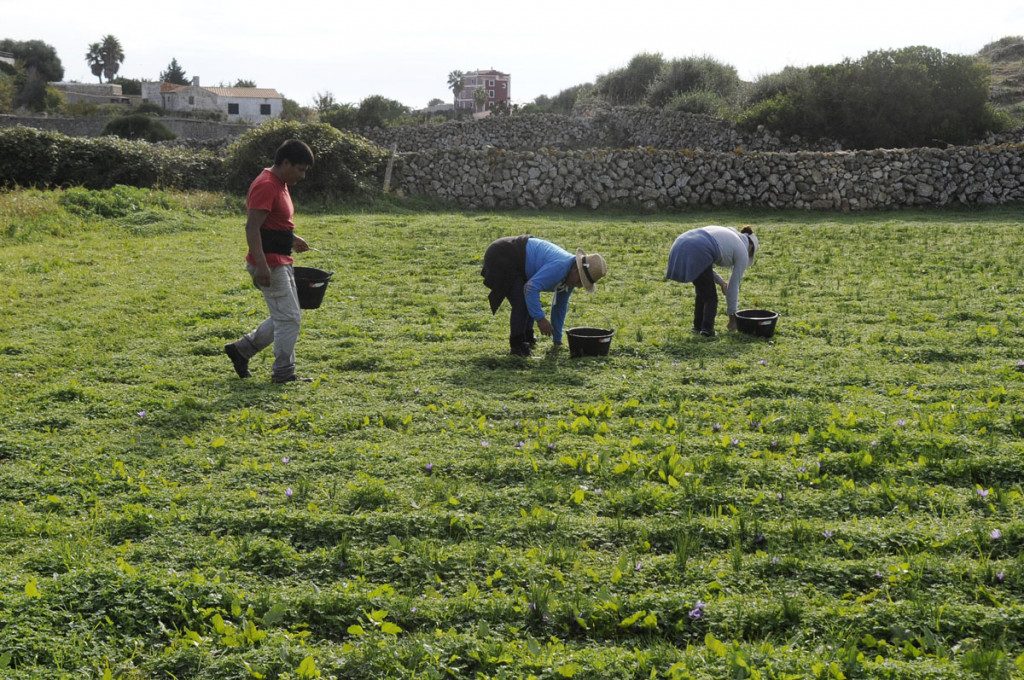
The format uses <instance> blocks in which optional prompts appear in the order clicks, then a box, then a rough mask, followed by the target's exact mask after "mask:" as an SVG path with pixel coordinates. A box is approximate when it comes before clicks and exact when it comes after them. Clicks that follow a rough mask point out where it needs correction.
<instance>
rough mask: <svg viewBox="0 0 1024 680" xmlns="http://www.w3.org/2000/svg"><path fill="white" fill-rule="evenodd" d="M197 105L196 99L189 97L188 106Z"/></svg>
mask: <svg viewBox="0 0 1024 680" xmlns="http://www.w3.org/2000/svg"><path fill="white" fill-rule="evenodd" d="M195 103H196V98H195V97H189V98H188V105H189V106H194V105H195Z"/></svg>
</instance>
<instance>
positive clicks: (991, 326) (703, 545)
mask: <svg viewBox="0 0 1024 680" xmlns="http://www.w3.org/2000/svg"><path fill="white" fill-rule="evenodd" d="M238 207H239V206H238V205H236V202H235V201H232V200H226V199H224V198H223V197H220V196H216V195H202V194H191V195H184V194H163V193H158V192H146V191H141V190H114V191H112V192H102V193H95V192H86V191H82V190H77V191H68V192H34V191H17V192H8V193H3V194H0V234H4V235H5V237H4V240H3V244H2V245H0V329H2V330H0V553H2V554H3V555H4V556H5V559H3V560H2V561H0V676H2V677H7V676H10V677H17V678H22V677H25V678H56V677H67V678H82V677H103V676H107V677H111V678H178V679H184V678H218V679H219V678H312V677H324V678H327V677H337V678H383V677H396V678H411V677H417V678H441V677H460V678H462V677H470V678H473V677H480V678H485V677H503V678H520V677H528V676H531V675H532V676H535V677H538V678H571V677H575V678H651V677H657V678H691V677H692V678H746V677H751V678H809V677H818V678H836V679H838V678H876V677H877V678H974V677H978V678H1000V677H1013V676H1014V675H1015V674H1017V673H1020V672H1024V656H1022V653H1024V557H1022V556H1021V546H1022V544H1024V438H1022V435H1024V411H1022V409H1021V402H1022V399H1024V364H1022V363H1021V362H1022V360H1024V321H1022V317H1021V312H1022V309H1024V293H1022V284H1024V275H1022V274H1024V272H1022V269H1024V264H1022V263H1024V256H1022V253H1021V244H1022V243H1024V239H1022V237H1021V232H1020V224H1019V218H1020V212H1019V210H1011V209H999V210H991V211H983V212H903V213H888V214H867V215H821V214H810V213H730V212H715V213H684V214H678V215H669V216H666V215H658V216H641V215H631V214H617V215H607V214H605V215H592V214H588V213H582V212H573V213H563V214H550V213H548V214H531V213H515V214H506V213H475V214H466V213H456V212H430V211H422V212H410V211H405V210H402V209H400V208H396V207H394V206H392V207H388V208H387V209H382V210H380V211H377V212H369V211H366V210H363V211H358V210H349V211H336V212H333V213H328V212H325V213H319V214H309V213H305V214H303V213H301V209H302V205H301V204H300V206H299V208H300V214H299V215H298V216H297V218H296V222H297V224H298V231H299V233H301V234H303V235H305V236H306V237H307V238H308V240H309V242H310V244H311V245H312V246H314V247H315V248H318V249H319V250H320V252H314V253H309V254H307V255H304V256H301V262H300V263H305V264H310V265H313V266H321V267H324V268H326V269H331V270H333V271H335V272H336V275H335V279H334V282H333V283H332V284H331V285H330V288H329V290H328V292H327V299H326V301H325V304H324V306H323V307H322V308H321V309H319V310H315V311H310V312H307V313H306V314H305V317H304V327H303V334H302V337H301V338H300V341H299V347H298V360H299V370H300V372H302V373H305V374H307V375H310V376H312V377H315V378H316V380H315V381H314V382H313V383H312V384H304V385H300V384H292V385H286V386H275V385H272V384H271V383H270V380H269V374H270V363H271V361H272V357H271V356H270V353H269V352H267V353H264V355H261V356H259V357H258V358H257V359H255V360H254V361H253V366H252V368H253V373H254V377H253V378H252V379H250V380H247V381H242V380H239V379H237V378H236V377H235V375H234V373H233V372H232V370H231V366H230V363H229V362H228V360H227V358H226V357H225V356H224V355H223V354H222V353H221V347H222V345H223V344H224V343H225V342H228V341H230V340H233V339H235V338H236V337H237V336H238V335H239V334H240V333H242V332H244V331H248V330H249V329H250V328H251V327H252V326H254V325H255V324H256V323H257V322H258V321H259V320H260V319H261V318H262V316H263V314H264V311H265V308H264V305H263V302H262V298H260V296H259V294H258V293H257V292H256V291H255V290H254V289H253V288H252V286H251V284H250V283H249V282H248V280H247V277H246V275H245V272H244V270H243V268H242V264H241V260H242V256H243V254H244V252H243V250H244V240H243V232H242V218H241V216H240V211H239V210H238ZM104 215H106V216H105V217H104ZM709 223H717V224H728V225H738V224H743V223H752V224H754V225H756V227H757V228H758V232H759V234H760V237H761V244H762V252H761V255H760V257H759V262H758V263H757V265H756V266H755V267H754V268H753V269H751V270H750V271H749V272H748V274H747V277H746V280H745V281H744V285H743V290H742V292H741V306H747V307H767V308H770V309H775V310H778V311H780V312H781V313H782V318H781V320H780V322H779V328H778V333H777V335H776V336H775V338H774V340H773V341H772V342H766V341H763V340H756V339H751V338H747V337H744V336H736V335H732V334H726V333H724V332H723V333H721V335H720V336H719V337H718V338H717V339H714V340H711V341H708V340H705V339H700V338H696V337H694V336H692V335H691V334H690V332H689V328H690V322H691V314H692V301H693V287H692V286H683V285H679V284H675V283H665V282H663V281H662V275H663V271H664V266H665V261H666V258H667V253H668V248H669V246H670V245H671V243H672V240H673V239H674V238H675V236H676V235H678V234H679V233H680V232H682V231H684V230H686V229H689V228H692V227H695V226H701V225H704V224H709ZM520 233H532V234H535V235H537V236H542V237H545V238H548V239H550V240H552V241H554V242H556V243H559V244H561V245H563V246H565V247H567V248H575V247H576V246H577V245H581V246H584V247H586V248H587V249H588V250H592V251H598V252H601V253H603V254H605V255H606V257H607V259H608V262H609V267H610V273H609V275H608V277H607V278H606V279H605V280H603V281H602V282H601V284H600V286H599V291H598V293H597V294H596V295H593V296H588V295H586V294H583V293H577V294H576V295H574V297H573V302H572V304H571V306H570V310H569V319H568V321H569V324H568V325H573V324H580V325H598V326H608V327H612V328H614V329H615V330H616V336H615V339H614V342H613V344H612V351H611V354H610V356H609V357H608V358H607V359H584V360H573V359H570V358H569V357H568V356H567V352H565V351H562V352H561V353H547V352H543V351H542V352H539V353H538V354H537V356H535V357H534V358H531V359H528V360H523V359H517V358H514V357H510V356H508V355H507V351H508V347H507V340H506V334H507V311H506V310H507V307H505V308H503V310H502V311H501V312H499V314H498V315H497V316H491V315H490V314H489V311H488V309H487V303H486V299H485V292H486V291H485V289H484V288H483V286H482V285H481V279H480V275H479V264H480V259H481V257H482V254H483V250H484V248H485V247H486V245H487V244H488V243H489V242H490V241H491V240H492V239H494V238H496V237H499V236H504V235H513V234H520ZM723 305H724V303H723ZM723 312H724V310H723ZM724 321H725V320H724V318H722V317H721V316H720V318H719V329H720V330H721V331H724ZM5 674H6V675H5Z"/></svg>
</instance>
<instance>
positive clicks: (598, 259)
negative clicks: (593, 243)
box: [576, 248, 608, 293]
mask: <svg viewBox="0 0 1024 680" xmlns="http://www.w3.org/2000/svg"><path fill="white" fill-rule="evenodd" d="M576 269H577V270H579V273H580V283H582V284H583V287H584V288H585V289H586V290H587V292H588V293H593V292H594V285H595V284H596V283H597V282H598V281H599V280H600V279H601V277H603V276H604V275H605V274H607V273H608V265H607V264H606V263H605V261H604V257H603V256H601V255H598V254H597V253H589V254H587V253H584V252H583V248H577V249H576Z"/></svg>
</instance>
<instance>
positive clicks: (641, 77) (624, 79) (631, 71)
mask: <svg viewBox="0 0 1024 680" xmlns="http://www.w3.org/2000/svg"><path fill="white" fill-rule="evenodd" d="M664 67H665V60H664V59H663V58H662V56H661V54H657V53H654V54H652V53H650V52H642V53H640V54H638V55H636V56H635V57H633V58H632V59H630V60H629V63H628V64H626V67H625V68H620V69H616V70H614V71H611V72H609V73H606V74H604V75H602V76H599V77H598V79H597V82H596V83H595V84H594V88H595V91H596V92H597V94H598V95H600V96H601V97H603V98H604V99H605V101H607V102H608V103H609V104H612V105H613V106H634V105H637V104H641V103H643V102H644V100H645V99H646V98H647V93H648V90H649V89H650V86H651V83H653V82H654V80H655V79H656V78H657V77H658V76H659V75H661V71H662V69H663V68H664Z"/></svg>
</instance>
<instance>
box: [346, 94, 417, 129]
mask: <svg viewBox="0 0 1024 680" xmlns="http://www.w3.org/2000/svg"><path fill="white" fill-rule="evenodd" d="M407 113H409V107H408V106H406V105H404V104H402V103H401V102H398V101H395V100H394V99H388V98H386V97H382V96H381V95H379V94H375V95H371V96H369V97H367V98H366V99H364V100H363V101H361V102H359V109H358V110H357V111H356V123H357V124H358V126H359V127H364V128H368V127H384V126H385V125H387V124H388V123H389V122H393V121H396V120H398V119H399V118H401V117H402V116H404V115H406V114H407Z"/></svg>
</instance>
